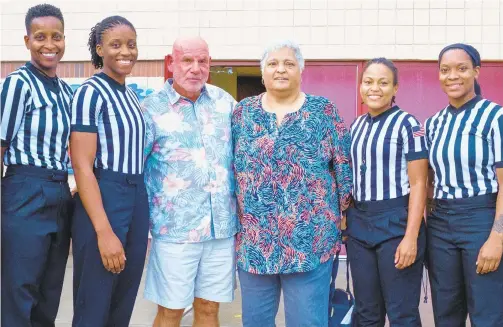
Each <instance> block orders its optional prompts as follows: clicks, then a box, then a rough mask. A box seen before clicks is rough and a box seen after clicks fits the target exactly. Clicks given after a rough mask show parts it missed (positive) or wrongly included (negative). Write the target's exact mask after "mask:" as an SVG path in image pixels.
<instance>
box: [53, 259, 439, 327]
mask: <svg viewBox="0 0 503 327" xmlns="http://www.w3.org/2000/svg"><path fill="white" fill-rule="evenodd" d="M345 273H346V271H345V265H344V264H343V263H341V267H340V268H339V274H338V276H337V280H336V284H337V287H340V288H345ZM72 274H73V260H72V257H71V256H70V258H69V260H68V265H67V268H66V277H65V282H64V288H63V295H62V298H61V305H60V309H59V314H58V317H57V320H56V327H71V321H72V314H73V309H72V284H71V283H72V282H71V278H72V277H71V276H72ZM144 278H145V273H144V274H143V279H142V284H141V286H140V291H139V293H138V298H137V300H136V305H135V308H134V311H133V317H132V319H131V323H130V326H131V327H148V326H152V322H153V321H154V317H155V315H156V310H157V307H156V305H154V304H153V303H151V302H149V301H147V300H145V299H143V289H144V282H145V281H144ZM428 295H429V290H428ZM419 308H420V311H421V319H422V323H423V326H424V327H433V326H434V324H433V314H432V308H431V299H428V303H423V297H422V298H421V303H420V307H419ZM276 323H277V327H284V326H285V320H284V314H283V305H282V304H281V305H280V310H279V312H278V316H277V319H276ZM220 324H221V326H222V327H238V326H242V324H241V296H240V292H239V287H238V289H237V290H236V299H235V301H234V302H233V303H230V304H222V305H221V309H220ZM182 326H192V312H190V311H189V312H188V313H187V314H186V316H185V317H184V319H183V321H182ZM387 326H388V325H387ZM257 327H259V326H257Z"/></svg>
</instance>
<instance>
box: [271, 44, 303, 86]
mask: <svg viewBox="0 0 503 327" xmlns="http://www.w3.org/2000/svg"><path fill="white" fill-rule="evenodd" d="M300 77H301V71H300V67H299V63H298V62H297V58H296V57H295V52H294V51H293V50H292V49H290V48H286V47H285V48H281V49H279V50H276V51H274V52H271V53H269V56H268V57H267V59H266V60H265V67H264V71H263V72H262V78H263V79H264V86H265V88H266V90H267V91H276V92H291V91H294V90H299V89H300V81H301V78H300Z"/></svg>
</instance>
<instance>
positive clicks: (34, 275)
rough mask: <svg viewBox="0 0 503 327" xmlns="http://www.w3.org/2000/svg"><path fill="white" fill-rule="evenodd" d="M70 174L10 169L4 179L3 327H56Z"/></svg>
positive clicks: (67, 227)
mask: <svg viewBox="0 0 503 327" xmlns="http://www.w3.org/2000/svg"><path fill="white" fill-rule="evenodd" d="M67 179H68V174H67V173H66V172H64V171H54V170H50V169H46V168H39V167H34V166H9V167H8V168H7V172H6V175H5V177H4V178H3V179H2V273H1V274H2V326H6V327H7V326H9V327H10V326H12V327H25V326H26V327H42V326H43V327H49V326H54V321H55V320H56V315H57V313H58V307H59V301H60V297H61V290H62V288H63V278H64V275H65V269H66V261H67V259H68V251H69V248H70V214H71V213H70V211H71V208H72V197H71V194H70V189H69V187H68V183H67Z"/></svg>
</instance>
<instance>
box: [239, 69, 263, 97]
mask: <svg viewBox="0 0 503 327" xmlns="http://www.w3.org/2000/svg"><path fill="white" fill-rule="evenodd" d="M263 92H265V87H264V85H263V84H262V77H261V76H239V75H238V78H237V99H236V100H237V101H241V100H243V99H244V98H247V97H251V96H254V95H259V94H261V93H263Z"/></svg>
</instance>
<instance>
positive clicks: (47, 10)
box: [24, 3, 65, 34]
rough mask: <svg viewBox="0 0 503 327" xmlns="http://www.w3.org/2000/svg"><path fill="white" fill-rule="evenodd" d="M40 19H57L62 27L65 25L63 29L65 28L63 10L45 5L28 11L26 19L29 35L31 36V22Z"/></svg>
mask: <svg viewBox="0 0 503 327" xmlns="http://www.w3.org/2000/svg"><path fill="white" fill-rule="evenodd" d="M39 17H56V18H57V19H59V20H60V21H61V25H63V28H65V20H64V19H63V14H62V13H61V10H60V9H59V8H58V7H55V6H53V5H50V4H47V3H44V4H41V5H36V6H34V7H31V8H30V9H28V12H27V13H26V17H25V19H24V24H25V26H26V33H27V34H30V27H31V22H32V21H33V20H34V19H35V18H39Z"/></svg>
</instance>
